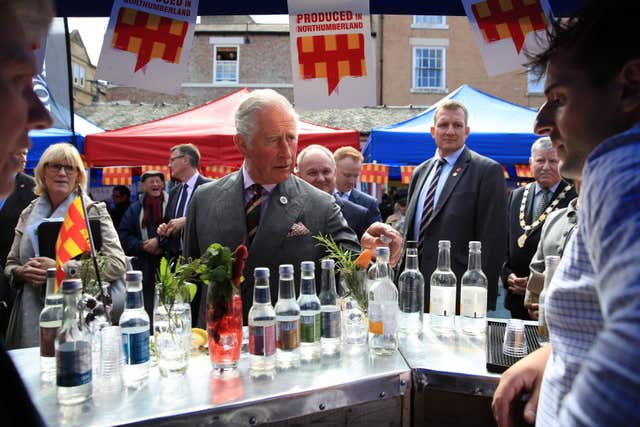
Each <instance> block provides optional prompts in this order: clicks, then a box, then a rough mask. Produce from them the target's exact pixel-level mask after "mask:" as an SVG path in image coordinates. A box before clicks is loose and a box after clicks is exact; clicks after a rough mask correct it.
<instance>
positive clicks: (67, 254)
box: [55, 197, 91, 292]
mask: <svg viewBox="0 0 640 427" xmlns="http://www.w3.org/2000/svg"><path fill="white" fill-rule="evenodd" d="M89 251H91V245H90V243H89V230H88V229H87V221H86V219H85V216H84V210H83V209H82V200H81V199H80V197H76V199H75V200H74V201H73V203H71V204H70V205H69V209H68V210H67V215H66V216H65V218H64V221H63V222H62V226H61V227H60V233H59V234H58V239H57V240H56V286H55V291H56V292H58V288H59V286H60V283H61V282H62V280H63V279H64V271H63V270H62V266H63V265H64V264H65V263H66V262H68V261H69V260H71V259H73V258H74V257H76V256H78V255H80V254H82V253H84V252H89Z"/></svg>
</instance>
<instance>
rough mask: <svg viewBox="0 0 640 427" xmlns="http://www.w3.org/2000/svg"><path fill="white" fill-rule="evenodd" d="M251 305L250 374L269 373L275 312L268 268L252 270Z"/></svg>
mask: <svg viewBox="0 0 640 427" xmlns="http://www.w3.org/2000/svg"><path fill="white" fill-rule="evenodd" d="M253 277H254V279H255V282H254V286H253V305H252V306H251V309H250V310H249V318H248V320H249V362H250V365H251V373H252V374H269V373H270V372H273V370H274V369H275V367H276V312H275V310H274V309H273V306H272V305H271V291H270V289H269V269H268V268H265V267H258V268H255V269H254V270H253Z"/></svg>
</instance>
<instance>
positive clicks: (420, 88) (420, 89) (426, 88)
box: [411, 46, 447, 92]
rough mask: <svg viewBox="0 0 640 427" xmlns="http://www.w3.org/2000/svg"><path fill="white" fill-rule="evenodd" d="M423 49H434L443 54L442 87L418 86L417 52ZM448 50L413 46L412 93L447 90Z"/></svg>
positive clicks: (441, 47) (440, 47)
mask: <svg viewBox="0 0 640 427" xmlns="http://www.w3.org/2000/svg"><path fill="white" fill-rule="evenodd" d="M422 49H433V50H438V51H440V52H442V69H441V73H442V78H441V82H442V84H441V86H417V85H416V84H417V68H418V67H417V52H418V50H422ZM446 78H447V49H446V47H443V46H412V54H411V91H412V92H443V91H446V88H447V80H446Z"/></svg>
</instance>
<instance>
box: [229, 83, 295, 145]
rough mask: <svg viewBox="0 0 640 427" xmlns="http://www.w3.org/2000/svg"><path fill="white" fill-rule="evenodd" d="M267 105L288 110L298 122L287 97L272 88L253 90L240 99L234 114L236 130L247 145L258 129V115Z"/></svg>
mask: <svg viewBox="0 0 640 427" xmlns="http://www.w3.org/2000/svg"><path fill="white" fill-rule="evenodd" d="M269 107H282V108H284V109H286V110H289V111H290V112H291V115H292V116H293V118H294V120H295V121H296V123H297V122H298V114H297V113H296V112H295V110H294V109H293V106H292V105H291V103H290V102H289V100H288V99H287V98H285V97H284V96H282V95H281V94H279V93H278V92H276V91H275V90H273V89H259V90H254V91H253V92H251V94H250V95H249V97H248V98H247V99H245V100H244V101H242V104H240V106H239V107H238V110H237V111H236V115H235V124H236V132H238V134H239V135H240V136H241V137H242V139H243V140H244V141H245V143H246V144H247V145H249V146H250V145H251V140H252V139H253V137H254V136H255V134H256V132H257V131H258V115H259V114H260V113H261V112H262V111H264V110H265V109H267V108H269ZM296 131H297V129H296Z"/></svg>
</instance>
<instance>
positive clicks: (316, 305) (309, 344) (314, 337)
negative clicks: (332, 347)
mask: <svg viewBox="0 0 640 427" xmlns="http://www.w3.org/2000/svg"><path fill="white" fill-rule="evenodd" d="M315 269H316V267H315V264H314V262H313V261H302V263H301V264H300V297H299V298H298V305H299V306H300V357H301V359H302V360H305V361H309V360H314V359H317V358H319V357H320V352H321V347H320V331H321V321H320V300H319V299H318V297H317V296H316V276H315Z"/></svg>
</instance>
